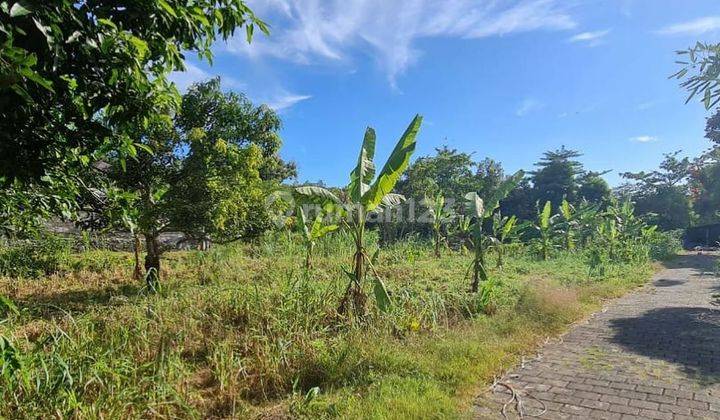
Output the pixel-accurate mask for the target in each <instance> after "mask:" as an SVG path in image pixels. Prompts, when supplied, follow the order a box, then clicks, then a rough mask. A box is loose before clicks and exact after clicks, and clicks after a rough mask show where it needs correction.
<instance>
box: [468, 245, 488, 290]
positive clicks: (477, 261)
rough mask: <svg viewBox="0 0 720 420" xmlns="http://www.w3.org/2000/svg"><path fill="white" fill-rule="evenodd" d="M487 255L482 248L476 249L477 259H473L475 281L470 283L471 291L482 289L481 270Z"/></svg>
mask: <svg viewBox="0 0 720 420" xmlns="http://www.w3.org/2000/svg"><path fill="white" fill-rule="evenodd" d="M484 259H485V256H484V254H483V250H482V248H477V249H476V250H475V260H474V261H473V281H472V285H470V291H471V292H473V293H475V292H477V291H478V290H479V289H480V270H482V269H483V264H484V261H483V260H484Z"/></svg>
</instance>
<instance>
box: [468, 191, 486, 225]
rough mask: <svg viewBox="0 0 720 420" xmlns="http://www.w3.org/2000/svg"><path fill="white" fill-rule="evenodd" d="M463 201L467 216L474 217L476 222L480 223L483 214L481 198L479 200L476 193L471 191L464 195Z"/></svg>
mask: <svg viewBox="0 0 720 420" xmlns="http://www.w3.org/2000/svg"><path fill="white" fill-rule="evenodd" d="M465 200H467V201H466V203H465V208H467V210H468V214H469V216H470V217H475V218H477V219H478V221H481V220H482V219H483V215H484V214H485V212H484V211H483V209H484V205H483V200H482V198H480V196H479V195H478V193H476V192H475V191H473V192H469V193H467V194H465Z"/></svg>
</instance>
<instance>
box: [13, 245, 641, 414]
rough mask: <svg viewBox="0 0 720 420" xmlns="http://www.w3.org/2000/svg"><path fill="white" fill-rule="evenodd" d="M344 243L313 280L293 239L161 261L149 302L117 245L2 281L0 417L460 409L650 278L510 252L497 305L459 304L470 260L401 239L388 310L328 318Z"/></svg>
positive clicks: (498, 274) (622, 268) (390, 265)
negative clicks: (531, 354)
mask: <svg viewBox="0 0 720 420" xmlns="http://www.w3.org/2000/svg"><path fill="white" fill-rule="evenodd" d="M350 244H351V238H349V237H346V236H345V235H344V234H342V233H338V234H334V235H331V236H329V237H327V238H324V239H322V240H320V241H319V242H318V245H317V248H316V251H317V254H316V256H317V258H316V261H315V268H314V270H312V271H308V270H305V269H303V262H304V254H305V250H304V248H303V246H302V244H301V243H300V242H299V241H297V240H296V238H293V237H292V236H288V235H287V234H277V235H275V236H270V237H267V238H264V239H262V240H260V241H259V242H258V243H256V244H252V245H233V246H225V247H218V248H215V249H213V250H211V251H209V252H206V253H199V252H175V253H169V254H167V257H166V264H164V270H166V272H165V273H164V278H165V279H166V281H165V283H164V287H163V289H162V291H161V292H160V293H158V294H152V293H147V291H145V290H144V289H143V287H142V284H137V283H134V282H132V280H130V278H131V274H132V265H131V264H129V263H128V261H131V260H130V257H129V255H127V254H122V253H112V252H100V251H93V252H92V253H87V254H79V255H75V256H73V261H74V262H73V263H72V265H73V267H74V269H72V270H70V272H68V273H66V274H64V275H56V276H51V277H47V278H43V279H41V280H19V279H10V278H5V279H2V280H0V295H4V296H7V297H8V298H9V299H10V300H11V301H13V302H14V303H15V305H16V306H17V307H18V309H19V310H18V311H17V312H14V311H6V312H0V319H2V317H4V320H2V321H0V336H4V337H7V338H8V342H7V343H6V344H7V345H6V346H4V347H0V354H2V360H3V362H2V363H3V365H2V375H0V382H2V383H0V414H2V415H3V416H7V417H14V418H21V417H22V418H39V417H52V416H57V417H77V418H99V417H103V418H115V417H121V416H124V417H133V418H136V417H191V418H193V417H194V418H201V417H247V416H256V415H261V414H263V415H292V416H301V417H302V416H307V417H313V418H317V417H357V418H382V417H386V418H387V417H398V416H399V417H405V416H418V417H419V416H421V415H423V416H427V415H431V416H435V417H454V416H459V415H461V414H462V410H463V404H464V403H466V402H467V401H469V398H470V397H471V396H472V395H473V391H474V390H476V389H477V387H478V386H480V385H481V384H482V383H483V381H484V380H489V379H490V378H491V377H492V375H493V374H495V373H497V372H498V371H499V370H500V369H502V368H503V367H507V366H508V365H510V364H511V363H513V361H515V360H517V359H518V357H520V355H521V354H523V353H525V352H528V351H530V350H531V349H532V348H533V347H534V346H535V345H536V344H537V343H538V342H539V341H540V340H542V339H543V338H544V337H545V336H547V335H550V334H555V333H557V332H558V331H560V330H562V328H564V327H566V326H567V325H568V324H569V323H571V322H573V321H574V320H576V319H578V318H579V317H581V316H582V315H583V314H584V313H587V312H588V311H589V310H591V309H593V308H594V307H595V305H596V304H597V303H598V302H600V301H601V300H602V299H605V298H607V297H611V296H614V295H617V294H619V293H622V292H624V291H626V290H627V289H628V288H630V287H633V286H635V285H637V284H641V283H642V282H643V281H645V280H646V279H647V278H648V277H649V274H650V272H651V269H650V267H649V265H648V264H643V263H637V264H633V265H629V264H625V265H612V266H611V267H610V268H608V269H607V270H605V273H604V275H603V276H602V277H597V276H596V277H590V276H589V275H588V270H587V267H586V265H585V262H584V259H583V257H582V256H581V255H575V254H562V255H560V256H558V257H557V258H555V259H551V260H549V261H542V262H539V261H535V260H533V259H532V258H530V257H527V256H526V250H525V249H524V248H522V247H513V248H512V249H511V250H510V251H509V253H508V256H507V258H506V261H505V264H504V268H503V269H502V270H496V271H494V272H493V277H494V278H496V279H497V292H496V293H495V297H494V302H493V310H492V311H489V310H488V307H487V305H486V303H485V302H481V298H480V296H479V295H478V294H471V293H467V284H468V282H467V274H468V273H467V267H468V264H469V262H470V259H471V257H470V256H469V255H463V254H461V253H447V255H444V256H443V257H442V258H440V259H438V258H434V257H433V256H432V255H433V248H432V245H431V244H430V243H428V242H425V241H422V240H419V239H418V240H409V241H403V242H400V243H397V244H394V245H392V246H389V247H385V248H383V249H382V250H381V251H380V254H379V257H378V258H379V260H378V263H377V267H378V270H379V271H380V273H379V274H380V275H381V276H383V278H385V279H386V280H387V283H388V288H389V290H390V292H391V293H392V298H393V301H394V305H393V307H392V310H391V311H389V312H387V313H383V312H380V311H378V310H377V309H374V308H371V309H370V310H369V312H368V313H367V315H366V316H365V317H363V318H360V319H354V318H348V317H342V316H339V314H338V313H337V311H336V310H337V308H336V307H337V302H338V301H339V299H340V298H341V296H342V295H343V293H344V290H345V287H346V285H347V278H346V275H345V273H343V271H342V268H341V267H343V266H345V268H346V269H347V268H348V267H349V266H350V263H351V260H352V249H351V246H350ZM376 248H377V236H376V235H374V234H373V235H371V237H370V238H368V250H370V251H371V252H372V251H373V250H374V249H376ZM97 261H101V262H100V263H97ZM113 261H122V262H124V263H123V264H115V263H111V262H113ZM488 266H493V264H488ZM604 285H606V286H604ZM368 287H369V286H368ZM489 312H492V314H491V315H490V314H488V313H489Z"/></svg>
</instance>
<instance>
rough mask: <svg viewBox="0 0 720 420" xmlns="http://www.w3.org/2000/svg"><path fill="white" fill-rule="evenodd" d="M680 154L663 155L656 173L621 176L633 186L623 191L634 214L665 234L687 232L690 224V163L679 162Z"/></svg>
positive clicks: (686, 161)
mask: <svg viewBox="0 0 720 420" xmlns="http://www.w3.org/2000/svg"><path fill="white" fill-rule="evenodd" d="M679 153H680V151H677V152H674V153H668V154H665V158H664V159H663V161H662V162H661V163H660V168H659V169H658V170H655V171H652V172H636V173H633V172H625V173H622V174H621V176H622V177H623V178H626V179H629V180H631V181H633V182H634V183H633V184H631V185H629V186H625V187H624V188H623V190H624V191H625V193H624V194H625V195H626V196H627V197H629V198H631V199H632V200H633V201H634V202H635V211H637V214H640V215H645V216H646V218H648V219H649V220H650V221H651V222H652V223H653V224H656V225H657V226H658V227H659V228H660V229H664V230H668V229H681V228H686V227H688V226H689V225H690V224H691V223H692V221H693V212H692V203H691V202H690V197H689V195H688V188H687V184H686V181H687V179H688V176H689V175H690V165H691V163H690V160H689V159H688V158H687V157H686V158H682V159H680V158H678V155H679Z"/></svg>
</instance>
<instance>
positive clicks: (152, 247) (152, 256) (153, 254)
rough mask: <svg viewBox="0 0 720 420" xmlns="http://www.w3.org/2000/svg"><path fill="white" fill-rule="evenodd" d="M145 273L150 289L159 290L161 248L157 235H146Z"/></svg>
mask: <svg viewBox="0 0 720 420" xmlns="http://www.w3.org/2000/svg"><path fill="white" fill-rule="evenodd" d="M145 246H146V248H147V253H146V254H145V273H147V274H146V276H147V279H146V280H147V283H148V286H149V287H150V288H152V289H153V290H154V289H157V286H158V285H159V282H160V246H159V244H158V240H157V235H156V234H146V235H145Z"/></svg>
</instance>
